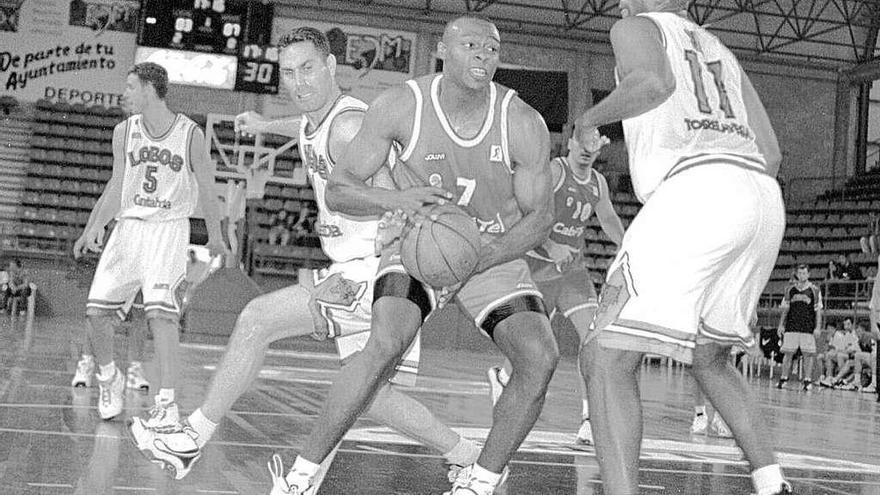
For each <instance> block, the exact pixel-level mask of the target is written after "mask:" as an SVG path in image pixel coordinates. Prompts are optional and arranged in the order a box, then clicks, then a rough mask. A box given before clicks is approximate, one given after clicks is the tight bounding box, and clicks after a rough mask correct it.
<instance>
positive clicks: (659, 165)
mask: <svg viewBox="0 0 880 495" xmlns="http://www.w3.org/2000/svg"><path fill="white" fill-rule="evenodd" d="M639 15H640V16H644V17H648V18H650V19H651V20H652V21H654V23H655V24H656V25H657V27H658V29H659V30H660V33H661V36H662V37H663V43H664V46H665V48H666V56H667V57H668V59H669V65H670V66H671V69H672V73H673V75H674V77H675V91H674V92H673V93H672V95H671V96H670V97H669V98H668V99H667V100H666V101H664V102H663V103H662V104H660V106H658V107H657V108H655V109H653V110H651V111H649V112H646V113H643V114H642V115H639V116H637V117H634V118H631V119H626V120H624V121H623V128H624V133H625V135H626V144H627V151H628V152H629V161H630V174H631V175H632V182H633V188H634V189H635V192H636V195H637V196H638V197H639V199H640V200H641V201H642V202H645V201H647V200H648V198H649V197H650V196H651V194H652V193H653V192H654V190H655V189H656V188H657V186H658V185H660V183H661V182H663V180H664V179H665V178H667V177H669V176H671V175H673V174H675V173H677V172H679V171H681V170H684V169H686V168H690V167H692V166H696V165H701V164H705V163H710V162H711V163H731V164H734V165H738V166H742V167H747V168H754V169H757V170H761V171H765V170H766V163H765V161H764V158H763V156H762V155H761V153H760V152H759V151H758V146H757V145H756V144H755V135H754V132H753V131H752V129H751V128H750V127H749V119H748V115H747V114H746V108H745V104H744V103H743V97H742V90H741V80H740V79H741V78H740V65H739V62H737V60H736V57H734V56H733V54H732V53H730V50H728V49H727V48H726V47H725V46H724V45H723V44H722V43H721V41H719V40H718V38H716V37H715V36H714V35H713V34H711V33H709V32H708V31H706V30H705V29H704V28H702V27H701V26H699V25H697V24H695V23H693V22H692V21H690V20H688V19H686V18H684V17H681V16H679V15H676V14H673V13H666V12H650V13H643V14H639Z"/></svg>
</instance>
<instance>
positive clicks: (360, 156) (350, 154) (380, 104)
mask: <svg viewBox="0 0 880 495" xmlns="http://www.w3.org/2000/svg"><path fill="white" fill-rule="evenodd" d="M415 105H416V103H415V98H414V97H413V95H412V92H411V91H410V89H409V88H407V87H406V86H398V87H394V88H391V89H389V90H387V91H385V92H384V93H382V94H381V95H379V97H378V98H377V99H376V101H374V102H373V104H372V105H370V108H369V110H367V113H366V115H364V120H363V123H362V124H361V126H360V129H359V130H358V131H357V134H356V135H355V136H354V138H353V139H351V142H350V143H348V145H347V146H345V147H344V148H345V149H344V150H342V152H341V154H339V155H336V156H338V157H339V158H338V160H337V162H336V166H335V167H334V168H333V172H332V173H331V174H330V179H329V181H328V183H327V195H326V198H325V199H326V201H327V207H328V208H330V209H331V210H334V211H338V212H341V213H345V214H348V215H358V216H373V215H381V214H383V213H385V212H386V211H392V210H403V211H405V212H407V213H414V212H417V211H419V210H421V209H422V208H423V207H424V206H426V205H430V204H435V203H442V202H444V201H446V200H447V199H449V198H451V195H450V194H449V193H448V192H447V191H444V190H443V189H439V188H436V187H413V188H410V189H407V190H404V191H400V190H389V189H384V188H380V187H371V186H370V185H369V184H368V183H367V181H368V180H369V179H370V178H372V177H373V176H374V175H376V174H377V173H378V172H379V171H380V169H382V167H384V166H385V162H386V159H387V157H388V152H389V150H391V146H392V144H393V143H394V142H395V141H397V142H405V140H406V139H408V137H409V133H410V129H411V127H412V120H413V118H414V115H415ZM332 153H333V150H332V149H331V154H332ZM398 166H403V165H398Z"/></svg>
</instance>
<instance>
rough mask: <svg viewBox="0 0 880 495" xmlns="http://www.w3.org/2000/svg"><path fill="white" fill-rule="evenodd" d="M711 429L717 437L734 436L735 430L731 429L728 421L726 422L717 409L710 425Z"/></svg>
mask: <svg viewBox="0 0 880 495" xmlns="http://www.w3.org/2000/svg"><path fill="white" fill-rule="evenodd" d="M709 431H710V433H711V434H712V435H714V436H716V437H720V438H733V432H732V431H730V427H728V426H727V423H725V422H724V418H722V417H721V415H720V414H718V412H717V411H716V412H715V416H714V417H713V418H712V424H711V425H710V426H709Z"/></svg>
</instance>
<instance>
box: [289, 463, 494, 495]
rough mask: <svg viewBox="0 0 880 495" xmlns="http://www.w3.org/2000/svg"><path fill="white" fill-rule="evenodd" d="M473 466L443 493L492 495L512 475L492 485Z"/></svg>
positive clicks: (460, 472) (462, 470)
mask: <svg viewBox="0 0 880 495" xmlns="http://www.w3.org/2000/svg"><path fill="white" fill-rule="evenodd" d="M473 467H474V465H473V464H471V465H470V466H465V467H464V468H462V469H461V470H460V471H459V472H458V475H457V476H456V477H455V479H453V480H450V481H451V482H452V489H451V490H449V491H448V492H444V493H443V495H492V494H493V493H495V489H496V488H498V487H499V486H501V485H503V484H504V482H505V481H507V477H508V476H510V470H509V469H507V467H505V468H504V471H502V472H501V478H500V479H499V480H498V484H497V485H495V486H491V485H490V484H489V483H486V482H484V481H482V480H478V479H476V478H474V477H473V476H471V471H472V470H473ZM450 477H451V476H450ZM273 495H274V494H273Z"/></svg>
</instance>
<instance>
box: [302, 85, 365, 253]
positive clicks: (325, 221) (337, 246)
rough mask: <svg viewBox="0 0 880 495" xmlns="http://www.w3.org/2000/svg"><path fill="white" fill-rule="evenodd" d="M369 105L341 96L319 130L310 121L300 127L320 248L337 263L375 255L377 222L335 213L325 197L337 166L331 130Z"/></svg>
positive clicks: (303, 122)
mask: <svg viewBox="0 0 880 495" xmlns="http://www.w3.org/2000/svg"><path fill="white" fill-rule="evenodd" d="M366 110H367V104H366V103H364V102H362V101H361V100H358V99H357V98H352V97H351V96H340V97H339V99H337V100H336V103H334V105H333V108H332V109H331V110H330V113H328V114H327V115H326V116H325V117H324V120H322V121H321V123H320V124H318V126H317V128H316V129H311V130H310V131H309V130H308V129H307V126H308V119H306V118H303V119H302V122H301V124H300V128H299V150H300V151H299V152H300V155H301V156H302V160H303V163H304V164H305V167H306V173H307V174H308V177H309V179H310V180H311V182H312V188H313V189H314V190H315V201H316V202H317V203H318V221H317V223H316V224H315V231H316V233H317V234H318V237H320V239H321V247H322V248H323V249H324V252H325V253H326V254H327V256H328V257H329V258H330V259H331V260H332V261H333V262H336V263H342V262H344V261H349V260H353V259H356V258H365V257H367V256H373V255H374V252H375V247H374V243H375V239H376V231H377V227H378V223H379V222H378V219H377V218H371V219H369V220H364V217H352V216H349V215H345V214H341V213H336V212H333V211H331V210H330V209H329V208H327V202H326V201H325V198H324V195H325V191H326V190H327V179H328V178H329V177H330V173H331V172H332V171H333V166H334V165H335V162H334V158H338V157H331V156H330V150H329V144H330V127H331V124H332V123H333V119H334V118H336V116H338V115H339V114H342V113H345V112H365V111H366Z"/></svg>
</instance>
